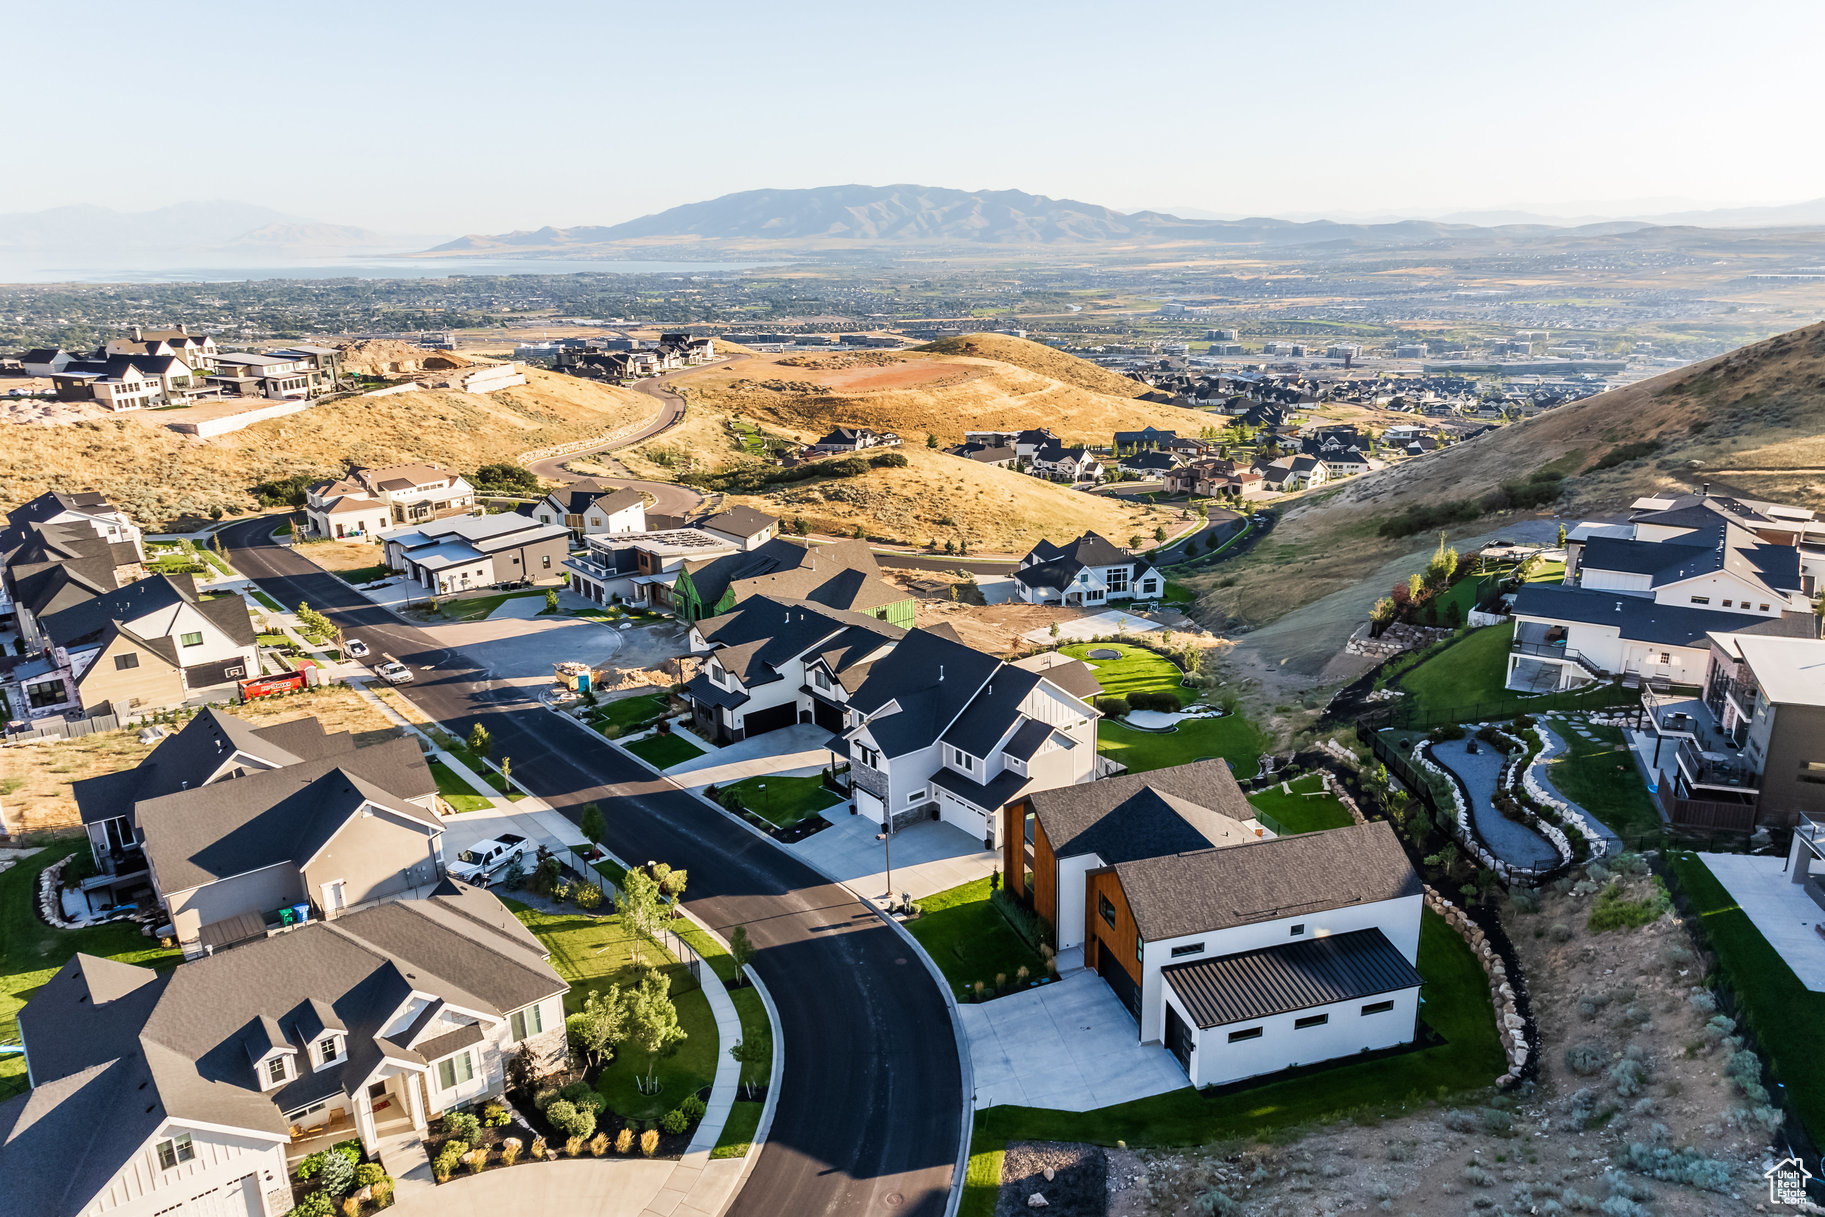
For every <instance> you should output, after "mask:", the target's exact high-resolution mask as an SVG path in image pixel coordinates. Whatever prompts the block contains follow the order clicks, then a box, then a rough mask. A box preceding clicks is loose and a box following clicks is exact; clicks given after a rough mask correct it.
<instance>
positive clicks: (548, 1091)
mask: <svg viewBox="0 0 1825 1217" xmlns="http://www.w3.org/2000/svg"><path fill="white" fill-rule="evenodd" d="M557 1097H558V1089H557V1087H555V1086H541V1087H539V1088H538V1089H537V1090H535V1091H533V1092H532V1105H533V1106H534V1107H536V1108H538V1109H539V1110H540V1111H544V1110H545V1109H546V1108H547V1107H550V1106H551V1101H552V1100H553V1099H555V1098H557Z"/></svg>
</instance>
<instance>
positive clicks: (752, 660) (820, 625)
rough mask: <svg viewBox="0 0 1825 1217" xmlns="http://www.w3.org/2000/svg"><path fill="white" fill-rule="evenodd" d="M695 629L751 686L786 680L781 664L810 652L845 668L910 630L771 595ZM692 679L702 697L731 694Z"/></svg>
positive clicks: (836, 667) (726, 665)
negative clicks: (702, 687) (697, 683)
mask: <svg viewBox="0 0 1825 1217" xmlns="http://www.w3.org/2000/svg"><path fill="white" fill-rule="evenodd" d="M695 628H696V630H697V632H698V634H699V635H701V636H702V638H703V640H704V641H705V642H708V643H709V644H710V645H711V646H713V647H714V648H715V658H716V661H717V662H718V663H720V664H721V665H722V666H723V667H724V668H727V669H728V670H729V671H730V672H733V673H734V674H735V676H736V678H737V679H738V680H740V681H741V683H742V684H744V685H746V686H748V687H749V688H753V687H755V686H756V685H763V684H771V683H773V682H774V681H777V680H780V679H782V677H781V676H780V673H779V671H778V669H779V667H780V666H782V665H784V664H787V663H789V662H791V661H792V660H793V659H796V658H797V657H799V656H800V655H804V654H806V653H807V652H811V651H816V652H817V653H818V654H819V655H820V656H822V657H824V658H825V660H826V662H827V663H828V664H829V665H830V667H831V668H832V670H833V671H841V670H842V668H843V667H845V666H847V664H846V662H845V660H847V661H849V662H853V661H854V660H856V659H859V658H861V657H862V656H864V655H867V654H870V653H872V652H873V651H874V650H876V649H878V648H879V647H881V646H883V645H886V644H887V643H890V642H893V641H895V640H896V639H898V638H900V637H901V636H902V635H904V634H905V632H906V631H905V630H903V629H901V628H900V627H899V626H897V625H889V624H887V623H886V622H885V621H879V620H877V619H875V618H873V617H870V616H868V615H867V614H865V613H852V612H847V611H844V610H842V609H832V608H830V607H828V606H826V605H821V604H813V603H810V602H807V601H803V600H787V599H776V598H774V597H771V596H755V597H753V598H751V599H748V600H744V601H742V602H741V603H740V604H739V605H737V606H736V607H735V608H733V609H731V610H730V611H729V612H726V613H723V614H722V615H720V616H717V617H708V618H705V619H704V620H702V621H699V622H698V623H697V625H696V627H695ZM692 683H693V692H694V694H695V695H698V696H700V697H701V698H702V699H703V700H708V701H714V700H716V696H715V695H716V694H717V693H719V692H720V693H723V694H724V696H725V697H726V696H727V691H726V690H717V689H716V688H715V687H714V686H709V687H707V688H704V689H701V690H698V689H697V688H696V687H695V686H696V682H695V681H693V682H692ZM705 685H706V686H707V685H708V682H707V681H705ZM742 700H743V701H745V700H746V698H745V697H743V698H742ZM718 704H729V703H725V702H719V703H718Z"/></svg>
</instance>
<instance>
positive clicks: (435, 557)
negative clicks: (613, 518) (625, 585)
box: [380, 512, 570, 595]
mask: <svg viewBox="0 0 1825 1217" xmlns="http://www.w3.org/2000/svg"><path fill="white" fill-rule="evenodd" d="M380 540H381V541H382V542H383V543H384V547H385V548H384V552H385V555H386V563H387V566H388V567H390V568H391V569H393V570H396V571H399V572H400V573H402V574H404V575H405V576H406V577H408V578H410V579H411V580H412V581H413V582H415V583H417V584H418V585H419V586H421V587H423V588H425V589H426V590H427V591H430V592H434V593H436V594H439V595H447V594H449V593H451V592H461V591H471V590H474V589H476V588H483V587H493V586H495V585H496V584H500V583H518V582H520V581H521V580H527V581H530V582H533V583H541V582H550V581H554V580H560V579H562V578H563V577H564V560H565V558H566V557H568V556H569V554H570V530H569V529H568V528H565V527H564V526H563V525H562V524H541V523H539V522H538V521H537V520H535V519H533V518H532V517H530V516H523V515H520V514H518V513H517V512H502V513H500V514H498V515H490V516H473V515H463V516H450V517H446V518H444V519H436V520H429V521H426V522H425V523H422V524H413V525H410V526H408V527H405V528H394V529H389V530H388V531H386V532H383V533H381V534H380Z"/></svg>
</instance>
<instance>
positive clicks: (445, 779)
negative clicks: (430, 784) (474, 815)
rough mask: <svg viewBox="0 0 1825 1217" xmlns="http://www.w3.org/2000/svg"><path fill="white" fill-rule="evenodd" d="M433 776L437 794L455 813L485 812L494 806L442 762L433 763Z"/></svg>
mask: <svg viewBox="0 0 1825 1217" xmlns="http://www.w3.org/2000/svg"><path fill="white" fill-rule="evenodd" d="M431 776H432V777H434V778H436V779H437V793H438V794H439V795H440V796H442V798H443V800H444V802H446V803H448V804H449V805H450V807H451V809H452V810H454V811H485V810H487V809H488V808H490V807H492V806H494V804H493V803H491V802H490V801H489V800H488V799H487V798H486V797H485V796H483V795H479V794H477V793H475V791H474V789H473V788H471V787H470V785H469V783H468V782H466V781H464V780H463V779H462V778H460V777H458V776H457V774H456V771H455V770H454V769H452V768H450V767H449V766H448V765H446V764H444V763H443V762H442V761H432V762H431Z"/></svg>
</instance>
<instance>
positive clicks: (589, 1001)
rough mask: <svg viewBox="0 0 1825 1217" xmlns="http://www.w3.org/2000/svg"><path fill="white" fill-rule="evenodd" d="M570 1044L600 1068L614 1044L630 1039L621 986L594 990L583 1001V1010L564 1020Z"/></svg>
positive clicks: (625, 1004)
mask: <svg viewBox="0 0 1825 1217" xmlns="http://www.w3.org/2000/svg"><path fill="white" fill-rule="evenodd" d="M564 1029H565V1030H566V1031H567V1032H568V1033H569V1035H570V1042H571V1045H572V1046H573V1047H574V1048H576V1050H577V1051H578V1052H580V1053H582V1054H583V1055H584V1056H585V1057H586V1058H588V1060H589V1063H590V1064H592V1065H600V1064H602V1063H603V1062H604V1060H605V1059H606V1058H607V1056H608V1054H609V1053H611V1052H613V1051H614V1049H615V1045H616V1044H619V1043H620V1042H621V1041H622V1040H624V1039H626V1038H627V999H626V998H625V997H624V996H623V995H622V992H621V986H619V985H610V986H609V987H608V989H607V990H606V991H604V992H596V991H594V990H592V991H591V992H590V994H589V996H588V997H586V998H584V999H583V1008H582V1009H581V1010H579V1011H577V1012H576V1013H575V1014H573V1015H571V1016H570V1017H569V1018H566V1019H565V1020H564Z"/></svg>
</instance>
